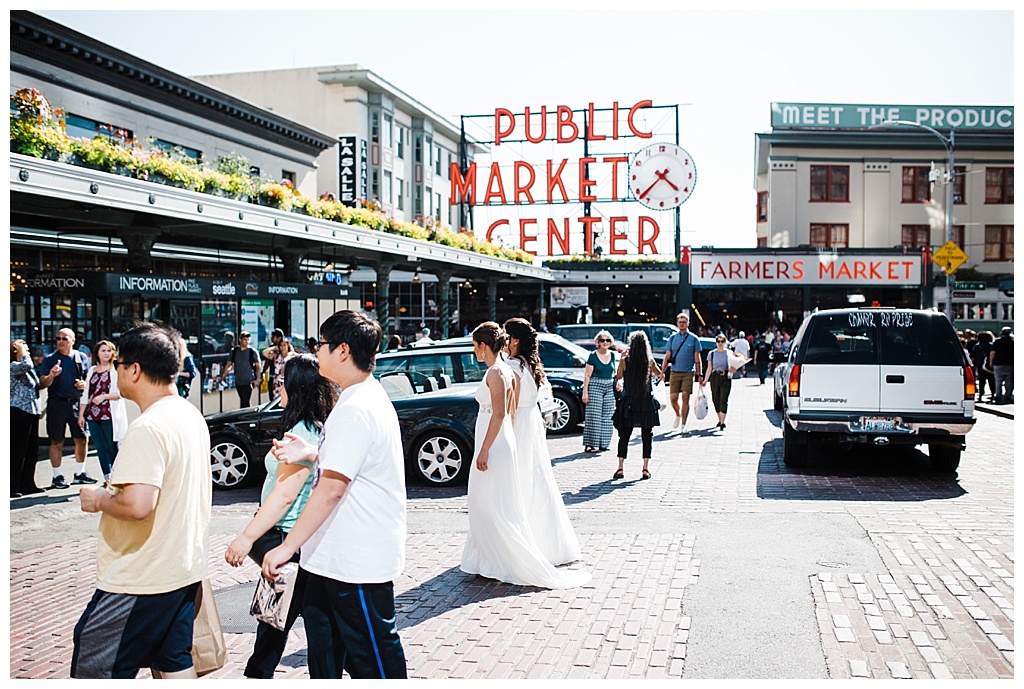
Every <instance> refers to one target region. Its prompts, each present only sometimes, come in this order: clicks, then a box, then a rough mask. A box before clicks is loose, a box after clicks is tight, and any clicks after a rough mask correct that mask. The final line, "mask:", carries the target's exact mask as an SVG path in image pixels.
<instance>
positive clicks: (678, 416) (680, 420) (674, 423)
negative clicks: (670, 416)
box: [672, 414, 683, 428]
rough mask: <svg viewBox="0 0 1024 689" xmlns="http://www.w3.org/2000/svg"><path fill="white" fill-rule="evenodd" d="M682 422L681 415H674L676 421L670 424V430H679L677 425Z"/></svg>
mask: <svg viewBox="0 0 1024 689" xmlns="http://www.w3.org/2000/svg"><path fill="white" fill-rule="evenodd" d="M682 422H683V416H682V414H676V420H675V421H673V422H672V428H679V424H681V423H682Z"/></svg>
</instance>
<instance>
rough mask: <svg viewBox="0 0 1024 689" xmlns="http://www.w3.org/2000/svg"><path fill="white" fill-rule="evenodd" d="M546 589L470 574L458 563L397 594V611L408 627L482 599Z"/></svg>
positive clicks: (400, 620) (402, 621) (401, 625)
mask: <svg viewBox="0 0 1024 689" xmlns="http://www.w3.org/2000/svg"><path fill="white" fill-rule="evenodd" d="M544 590H545V589H541V588H537V587H534V586H519V585H516V584H506V583H504V582H501V581H497V580H495V579H488V578H486V577H481V576H477V575H475V574H466V573H465V572H463V571H462V570H461V569H459V568H458V566H455V567H450V568H448V569H446V570H445V571H443V572H441V573H440V574H438V575H437V576H435V577H433V578H431V579H428V580H427V581H424V582H422V583H420V584H417V585H416V586H413V587H412V588H411V589H409V590H408V591H405V592H403V593H401V594H399V595H397V596H395V611H396V612H397V613H398V619H399V628H400V629H404V628H407V627H414V626H416V625H417V624H419V623H420V622H423V621H425V620H429V619H431V618H432V617H439V616H440V615H444V614H445V613H447V612H450V611H452V610H458V609H459V608H462V607H464V606H467V605H473V604H474V603H479V602H481V601H485V600H491V599H494V598H505V597H508V596H519V595H522V594H524V593H531V592H535V591H544Z"/></svg>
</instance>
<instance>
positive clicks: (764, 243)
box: [757, 237, 768, 249]
mask: <svg viewBox="0 0 1024 689" xmlns="http://www.w3.org/2000/svg"><path fill="white" fill-rule="evenodd" d="M757 248H758V249H767V248H768V238H767V237H758V238H757Z"/></svg>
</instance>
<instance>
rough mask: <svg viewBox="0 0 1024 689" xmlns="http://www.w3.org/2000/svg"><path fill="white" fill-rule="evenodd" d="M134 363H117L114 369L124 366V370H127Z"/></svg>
mask: <svg viewBox="0 0 1024 689" xmlns="http://www.w3.org/2000/svg"><path fill="white" fill-rule="evenodd" d="M134 363H135V362H134V361H118V362H117V363H116V364H114V368H117V367H118V366H124V367H125V368H128V367H129V366H131V365H132V364H134Z"/></svg>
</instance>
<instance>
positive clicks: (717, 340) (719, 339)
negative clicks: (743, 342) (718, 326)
mask: <svg viewBox="0 0 1024 689" xmlns="http://www.w3.org/2000/svg"><path fill="white" fill-rule="evenodd" d="M715 342H725V340H724V339H723V338H721V337H716V338H715Z"/></svg>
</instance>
